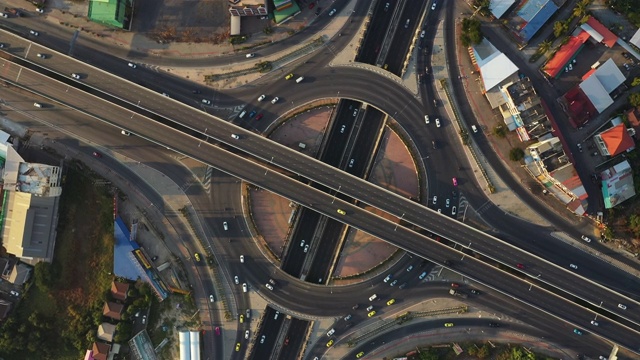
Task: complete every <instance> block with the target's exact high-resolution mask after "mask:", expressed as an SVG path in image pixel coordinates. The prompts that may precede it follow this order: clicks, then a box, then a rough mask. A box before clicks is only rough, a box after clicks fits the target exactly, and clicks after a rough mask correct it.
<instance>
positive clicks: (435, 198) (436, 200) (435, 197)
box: [433, 195, 438, 205]
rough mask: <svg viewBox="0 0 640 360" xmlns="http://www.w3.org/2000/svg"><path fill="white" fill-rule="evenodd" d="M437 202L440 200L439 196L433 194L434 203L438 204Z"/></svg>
mask: <svg viewBox="0 0 640 360" xmlns="http://www.w3.org/2000/svg"><path fill="white" fill-rule="evenodd" d="M436 202H438V197H437V196H435V195H434V196H433V205H435V204H436Z"/></svg>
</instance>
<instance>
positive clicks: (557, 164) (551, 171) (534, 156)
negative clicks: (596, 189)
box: [525, 137, 588, 215]
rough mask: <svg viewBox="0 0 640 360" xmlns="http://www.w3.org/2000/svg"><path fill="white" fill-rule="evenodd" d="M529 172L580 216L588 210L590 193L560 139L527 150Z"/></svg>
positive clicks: (535, 145) (543, 142) (542, 141)
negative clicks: (588, 193)
mask: <svg viewBox="0 0 640 360" xmlns="http://www.w3.org/2000/svg"><path fill="white" fill-rule="evenodd" d="M525 154H526V156H525V169H526V170H527V171H528V172H529V173H530V174H531V176H532V177H534V178H535V179H536V180H537V181H538V182H539V183H541V184H542V185H543V186H544V187H545V188H546V189H547V190H548V191H549V193H551V194H552V195H554V196H555V197H556V198H557V199H558V200H560V201H562V203H564V204H565V205H566V206H567V209H569V210H571V211H572V212H574V213H575V214H576V215H584V213H585V212H586V209H587V205H588V203H587V198H588V195H587V192H586V190H585V188H584V186H583V184H582V181H581V180H580V177H579V176H578V173H577V171H576V169H575V168H574V166H573V164H571V162H570V161H569V157H568V156H567V155H566V154H565V152H564V150H563V148H562V143H561V142H560V139H558V138H557V137H547V138H546V139H543V140H540V141H539V142H537V143H535V144H533V145H531V146H529V147H527V149H526V151H525Z"/></svg>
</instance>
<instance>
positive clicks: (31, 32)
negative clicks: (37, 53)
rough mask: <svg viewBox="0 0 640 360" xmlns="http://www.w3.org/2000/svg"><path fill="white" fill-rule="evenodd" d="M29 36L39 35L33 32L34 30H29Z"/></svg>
mask: <svg viewBox="0 0 640 360" xmlns="http://www.w3.org/2000/svg"><path fill="white" fill-rule="evenodd" d="M29 34H31V35H33V36H38V35H40V33H39V32H37V31H35V30H29Z"/></svg>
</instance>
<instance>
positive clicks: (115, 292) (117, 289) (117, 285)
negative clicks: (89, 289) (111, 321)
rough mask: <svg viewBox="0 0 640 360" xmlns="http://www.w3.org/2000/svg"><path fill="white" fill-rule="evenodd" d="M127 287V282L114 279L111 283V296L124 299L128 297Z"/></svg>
mask: <svg viewBox="0 0 640 360" xmlns="http://www.w3.org/2000/svg"><path fill="white" fill-rule="evenodd" d="M129 287H130V285H129V284H127V283H123V282H119V281H115V280H114V281H113V282H112V283H111V296H113V298H114V299H116V300H120V301H125V300H127V297H128V292H129Z"/></svg>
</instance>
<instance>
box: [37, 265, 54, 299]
mask: <svg viewBox="0 0 640 360" xmlns="http://www.w3.org/2000/svg"><path fill="white" fill-rule="evenodd" d="M33 276H34V278H35V281H36V286H37V287H38V289H40V291H42V292H44V293H46V292H49V290H50V289H51V286H52V285H53V279H54V276H53V268H52V267H51V264H50V263H47V262H39V263H37V264H36V266H35V269H34V270H33Z"/></svg>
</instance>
